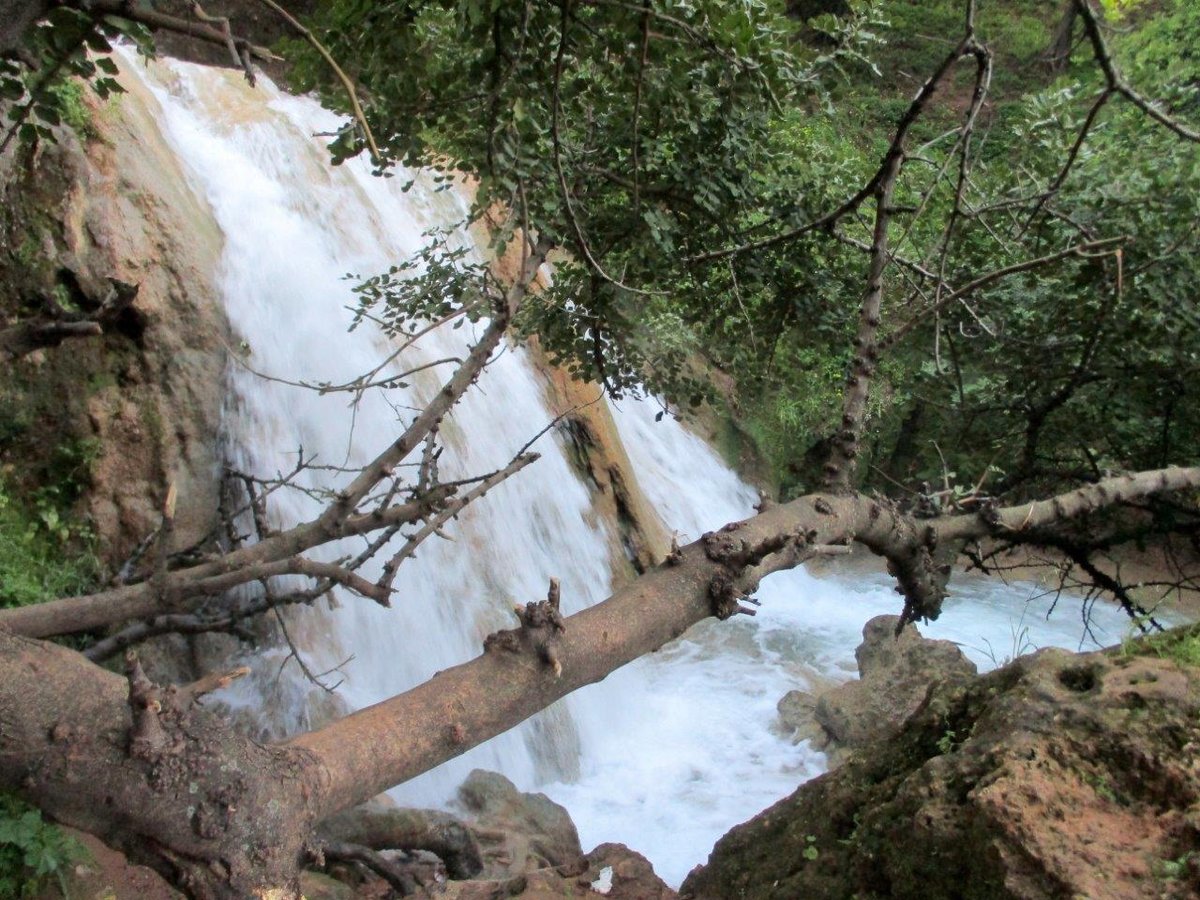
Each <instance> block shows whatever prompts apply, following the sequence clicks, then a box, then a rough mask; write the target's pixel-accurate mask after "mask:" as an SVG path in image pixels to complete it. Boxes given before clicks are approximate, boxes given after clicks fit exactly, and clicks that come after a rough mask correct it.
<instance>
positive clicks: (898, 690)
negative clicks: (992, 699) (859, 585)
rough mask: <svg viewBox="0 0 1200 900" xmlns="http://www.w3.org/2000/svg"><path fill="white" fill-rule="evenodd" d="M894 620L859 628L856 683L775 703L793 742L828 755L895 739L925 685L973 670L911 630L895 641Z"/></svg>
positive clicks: (837, 758)
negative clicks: (805, 744)
mask: <svg viewBox="0 0 1200 900" xmlns="http://www.w3.org/2000/svg"><path fill="white" fill-rule="evenodd" d="M899 621H900V620H899V619H898V618H897V617H896V616H876V617H875V618H873V619H871V620H870V621H869V622H867V624H866V625H865V626H864V628H863V642H862V643H861V644H859V646H858V649H856V650H855V651H854V655H855V658H856V659H857V660H858V671H859V675H860V678H859V679H858V680H857V681H849V682H846V683H845V684H841V685H838V686H836V687H833V688H830V689H829V690H826V691H821V692H818V693H817V694H815V695H814V694H809V693H806V692H803V691H790V692H788V693H787V694H786V695H784V697H783V699H781V700H780V701H779V716H780V721H781V723H782V725H783V726H784V727H785V728H787V729H789V730H791V731H792V733H793V734H794V736H795V737H796V739H797V740H808V741H811V742H812V744H813V746H814V747H816V748H817V749H819V750H824V751H825V752H826V753H828V754H830V757H831V762H833V763H834V764H837V763H839V762H841V760H842V759H843V758H844V756H845V753H846V751H851V750H855V749H857V748H860V747H865V746H868V745H870V744H871V743H873V742H875V741H877V740H879V739H881V738H884V737H887V736H889V735H891V734H894V733H895V732H896V731H898V730H899V729H900V727H901V726H902V725H903V724H904V722H905V720H906V719H907V718H908V717H909V716H910V715H912V714H913V712H914V711H915V710H916V709H917V708H918V707H919V706H920V705H921V703H922V702H923V701H924V700H925V696H926V693H927V691H928V689H929V686H930V684H934V683H941V682H944V681H948V680H955V679H963V678H968V677H970V676H972V675H974V674H975V672H976V669H975V664H974V663H972V662H971V661H970V660H968V659H967V658H966V657H965V656H964V655H963V653H962V651H961V650H960V649H959V648H958V646H957V645H955V644H953V643H951V642H950V641H934V640H930V639H929V638H925V637H922V636H921V634H920V632H918V631H917V629H916V627H915V626H913V625H908V626H906V627H905V628H904V630H903V631H902V632H901V633H900V634H899V636H897V634H896V626H897V625H898V624H899Z"/></svg>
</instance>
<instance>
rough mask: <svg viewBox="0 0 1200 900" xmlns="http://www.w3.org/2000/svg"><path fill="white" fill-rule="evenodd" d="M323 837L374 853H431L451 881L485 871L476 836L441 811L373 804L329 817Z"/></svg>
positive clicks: (323, 827) (456, 819)
mask: <svg viewBox="0 0 1200 900" xmlns="http://www.w3.org/2000/svg"><path fill="white" fill-rule="evenodd" d="M319 833H320V835H321V837H323V838H325V839H327V840H334V841H339V842H342V843H347V844H359V845H361V846H364V847H369V848H370V849H372V850H404V851H417V850H425V851H428V852H430V853H433V854H435V855H436V856H437V857H438V858H440V859H441V861H442V862H443V863H444V864H445V866H446V872H447V874H448V875H449V876H450V877H451V878H472V877H474V876H476V875H478V874H480V873H481V872H482V871H483V852H482V850H481V849H480V846H479V841H478V840H476V838H475V834H474V833H473V832H472V831H471V829H470V828H469V826H467V824H466V823H464V822H463V821H462V820H461V819H459V818H457V817H456V816H453V815H451V814H450V813H446V812H441V811H439V810H433V809H407V808H404V807H398V806H395V805H392V804H389V803H383V802H376V801H372V802H369V803H365V804H363V805H362V806H356V807H355V808H354V809H348V810H344V811H343V812H340V813H337V814H336V815H334V816H331V817H329V818H328V819H326V820H325V821H324V822H322V823H321V825H320V829H319Z"/></svg>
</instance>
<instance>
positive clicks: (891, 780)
mask: <svg viewBox="0 0 1200 900" xmlns="http://www.w3.org/2000/svg"><path fill="white" fill-rule="evenodd" d="M1197 751H1200V670H1197V669H1196V668H1194V667H1192V666H1188V665H1186V664H1184V663H1180V662H1177V661H1175V660H1173V659H1170V658H1159V657H1157V656H1149V655H1147V656H1139V655H1131V654H1116V653H1094V654H1088V655H1075V654H1070V653H1066V652H1064V651H1060V650H1045V651H1042V652H1040V653H1038V654H1036V655H1034V656H1028V657H1022V658H1020V659H1018V660H1017V661H1015V662H1014V663H1012V664H1010V665H1008V666H1006V667H1005V668H1003V669H1000V670H997V671H995V672H992V673H989V674H987V675H985V676H982V677H977V678H974V679H951V680H949V681H946V682H942V683H935V684H934V685H933V687H932V688H931V689H930V690H929V691H928V693H927V695H926V697H925V700H924V702H922V703H921V704H920V708H919V709H918V710H916V711H915V712H914V713H913V714H912V715H911V716H910V717H909V719H908V720H907V722H906V723H905V724H904V726H903V728H902V729H901V730H900V732H899V733H898V734H895V735H892V736H891V737H888V738H883V739H880V740H879V741H877V742H876V743H875V744H873V745H871V746H867V747H864V748H862V749H860V750H859V751H858V752H856V753H855V754H854V755H852V756H851V757H850V758H849V759H848V760H847V761H846V762H845V763H844V764H843V765H842V766H841V767H840V768H838V769H837V770H835V771H832V772H829V773H827V774H826V775H823V776H821V777H820V778H818V779H815V780H814V781H811V782H808V783H807V784H805V785H803V786H802V787H801V788H800V789H799V790H797V791H796V792H795V793H794V794H793V795H792V796H790V797H788V798H787V799H785V800H782V801H780V802H779V803H777V804H775V805H774V806H773V807H771V808H770V809H768V810H766V811H765V812H763V813H761V814H760V815H758V816H757V817H755V818H754V819H752V820H751V821H749V822H747V823H746V824H744V825H740V826H738V827H737V828H735V829H733V830H732V831H731V832H730V833H729V834H727V835H726V836H725V837H723V838H722V839H721V840H720V841H719V842H718V843H717V845H716V847H715V848H714V849H713V853H712V855H711V856H710V857H709V861H708V863H707V864H706V865H705V866H703V867H700V868H698V869H697V870H695V871H693V872H692V873H691V874H690V875H689V876H688V878H687V880H686V881H685V882H684V884H683V887H682V888H681V891H680V894H681V896H684V897H691V898H694V900H717V898H731V897H738V898H749V900H753V898H768V897H769V898H799V897H821V898H849V897H855V896H857V897H863V898H866V897H912V898H918V897H919V898H923V900H942V898H946V900H948V898H974V897H979V898H984V897H986V898H1021V900H1034V898H1039V900H1040V898H1060V897H1061V898H1074V897H1088V898H1091V900H1105V898H1108V900H1123V898H1135V897H1155V898H1184V897H1195V896H1200V764H1198V763H1197V758H1198V756H1197Z"/></svg>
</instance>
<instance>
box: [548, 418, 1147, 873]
mask: <svg viewBox="0 0 1200 900" xmlns="http://www.w3.org/2000/svg"><path fill="white" fill-rule="evenodd" d="M656 409H657V407H655V406H654V405H653V404H650V403H633V402H629V403H625V404H623V405H622V406H621V407H620V409H619V410H617V412H616V420H617V426H618V429H619V430H620V432H621V436H622V439H623V441H624V443H625V446H626V448H627V450H628V452H629V455H630V458H631V460H632V461H633V464H634V469H635V471H637V473H638V475H639V481H640V484H641V486H642V489H643V490H644V491H645V493H646V494H647V495H648V497H649V498H650V500H651V502H652V503H653V504H654V505H655V506H656V507H657V508H658V509H659V510H660V511H662V512H663V513H664V518H665V519H666V522H667V524H668V525H669V526H670V527H672V528H675V529H676V530H677V531H678V532H679V533H680V534H681V540H682V539H683V538H686V539H687V540H693V539H695V538H697V537H699V536H700V534H701V533H703V532H704V531H705V530H709V529H713V528H717V527H719V526H720V525H722V524H724V523H725V522H728V521H731V520H734V519H740V518H745V517H746V516H749V515H751V514H752V513H753V505H754V503H755V502H756V500H757V496H756V493H755V491H754V490H753V489H752V488H751V487H750V486H749V485H747V484H745V483H744V482H742V481H741V480H740V479H739V478H738V477H737V476H736V475H735V474H734V473H733V472H731V471H730V470H729V468H728V467H727V466H725V464H724V463H723V462H722V461H721V460H720V458H719V457H718V456H717V455H716V454H715V453H714V452H713V451H712V449H711V448H709V447H708V446H707V445H706V444H705V443H704V442H703V441H701V440H700V439H699V438H697V437H695V436H694V435H692V434H691V433H689V432H688V431H686V430H685V429H684V428H682V427H681V426H680V425H679V424H678V423H676V422H674V421H673V420H672V419H671V418H670V417H669V416H664V417H663V418H662V420H661V421H657V422H656V421H655V419H654V416H655V412H656ZM757 597H758V599H760V600H761V601H762V604H763V605H762V607H761V608H760V609H759V610H758V614H757V615H756V616H755V617H754V618H752V619H751V618H748V617H743V616H738V617H735V618H733V619H731V620H729V621H728V622H723V623H720V622H715V621H713V620H709V621H706V622H703V623H701V624H700V625H698V626H696V627H695V628H693V629H692V630H690V631H689V632H688V633H687V634H685V635H684V637H683V638H682V639H680V640H679V641H677V642H675V643H674V644H672V645H671V646H669V647H667V648H665V649H664V650H662V651H660V652H659V653H656V654H654V655H652V656H649V657H645V658H643V659H641V660H638V661H637V662H635V663H633V664H631V665H630V666H627V667H626V668H625V669H624V670H622V671H621V672H620V673H618V676H619V677H620V679H621V683H622V696H623V698H624V703H623V705H622V706H621V707H620V708H619V709H615V710H614V711H613V712H612V713H611V714H610V717H609V719H608V722H607V728H606V730H605V732H604V733H602V734H599V735H590V738H591V739H590V740H588V741H586V742H585V743H584V745H583V760H582V771H583V775H582V778H580V779H579V780H578V781H577V782H575V783H573V784H555V785H551V786H549V787H547V788H546V790H547V792H548V793H549V794H550V795H551V796H552V797H554V798H555V799H556V800H558V801H559V802H561V803H563V804H564V805H565V806H566V807H567V808H568V809H570V810H571V813H572V815H573V816H574V818H575V821H576V823H577V824H578V826H579V831H580V836H581V838H582V839H583V843H584V846H592V845H594V844H598V843H600V842H602V841H621V842H624V843H626V844H628V845H629V846H631V847H633V848H635V849H637V850H638V851H640V852H641V853H643V854H645V855H646V856H647V857H648V858H649V859H650V860H651V861H653V863H654V866H655V869H656V871H658V873H659V874H660V875H661V876H662V877H663V878H664V879H665V880H666V881H668V882H669V883H671V884H673V885H678V884H679V883H680V882H681V881H682V880H683V877H684V876H685V875H686V874H687V872H688V871H689V870H690V869H691V868H692V867H693V866H695V865H697V864H698V863H701V862H703V861H704V860H705V859H706V858H707V856H708V851H709V849H710V848H711V847H712V845H713V843H714V842H715V841H716V840H717V838H719V837H720V836H721V835H722V834H724V833H725V832H726V831H728V830H729V828H730V827H731V826H733V825H734V824H737V823H739V822H742V821H745V820H746V819H748V818H750V817H751V816H753V815H755V814H756V813H758V812H760V811H761V810H763V809H765V808H766V807H767V806H769V805H770V804H772V803H773V802H775V801H776V800H778V799H780V798H782V797H784V796H786V795H787V794H789V793H791V792H792V791H793V790H795V788H796V787H797V786H798V785H799V784H800V783H801V782H803V781H805V780H807V779H808V778H811V777H813V776H815V775H818V774H820V773H821V772H823V771H825V757H824V754H822V753H819V752H817V751H815V750H813V749H812V748H811V747H809V746H808V744H807V743H801V744H799V745H794V744H793V743H792V742H791V740H790V738H788V737H787V736H785V735H782V734H780V733H779V732H778V731H777V728H776V723H777V714H776V704H777V702H778V701H779V699H780V698H781V697H782V696H783V695H784V694H785V693H787V692H788V691H790V690H794V689H805V688H806V687H808V686H809V684H808V678H807V677H806V676H807V675H808V673H812V672H814V671H815V673H816V674H819V675H820V676H821V677H822V678H834V679H839V680H844V679H846V678H849V677H852V676H853V675H855V674H856V669H855V665H854V648H855V647H856V646H857V645H858V644H859V642H860V641H861V639H862V626H863V623H865V622H866V621H867V620H868V619H870V618H871V617H873V616H876V615H880V614H884V613H890V614H893V615H894V614H896V613H897V612H898V611H899V605H900V604H899V600H898V597H897V595H896V593H895V591H894V590H893V582H892V581H891V580H890V579H888V578H887V576H886V575H883V574H882V573H880V574H877V575H874V574H866V575H853V576H837V577H830V578H816V577H814V576H813V575H810V574H809V573H808V572H806V571H804V570H802V569H796V570H793V571H791V572H780V573H776V574H774V575H772V576H770V577H769V578H767V579H765V580H764V581H763V584H762V586H761V587H760V589H759V591H758V594H757ZM1051 602H1052V601H1051V598H1049V597H1045V596H1043V591H1042V590H1041V589H1040V588H1037V587H1035V586H1033V585H1029V584H1012V585H1005V584H1004V583H1003V582H1000V581H998V580H994V579H984V578H980V577H978V576H976V577H973V578H972V577H962V576H960V577H958V578H956V579H955V580H954V581H953V582H952V584H951V596H950V597H949V598H948V599H947V601H946V604H945V611H944V612H943V614H942V616H941V618H940V619H939V620H938V621H937V622H935V623H933V624H931V625H928V626H923V627H922V630H923V632H924V633H925V634H927V635H929V636H930V637H936V638H944V639H947V640H953V641H956V642H957V643H959V644H960V645H961V646H962V647H963V650H964V651H965V652H966V653H967V655H968V656H969V657H970V658H971V659H972V660H973V661H974V662H976V663H977V664H978V665H979V666H980V668H981V669H985V670H986V669H988V668H991V667H993V666H994V665H995V664H996V663H998V662H1003V661H1004V660H1005V658H1006V657H1008V656H1010V655H1013V648H1014V647H1015V648H1019V651H1020V652H1030V651H1032V650H1033V649H1036V648H1040V647H1048V646H1059V647H1066V648H1069V649H1080V648H1087V647H1094V646H1098V644H1097V643H1096V641H1095V640H1094V639H1093V638H1091V637H1088V636H1086V635H1085V633H1084V626H1083V624H1082V621H1081V618H1080V615H1079V602H1078V601H1077V600H1071V599H1069V598H1064V599H1063V600H1062V601H1061V604H1060V606H1059V608H1058V610H1057V611H1056V614H1055V615H1053V616H1051V617H1050V618H1049V619H1047V618H1046V612H1047V610H1048V608H1049V606H1050V603H1051ZM1128 627H1129V626H1128V621H1127V620H1126V619H1125V618H1124V616H1123V615H1122V614H1121V613H1120V611H1119V610H1118V609H1116V608H1115V607H1112V606H1106V605H1097V606H1096V607H1095V608H1094V609H1093V610H1092V611H1091V633H1092V635H1094V637H1095V638H1097V639H1099V641H1100V644H1099V645H1103V644H1108V643H1113V642H1115V641H1117V640H1119V639H1120V638H1121V637H1122V636H1124V635H1125V634H1126V633H1127V632H1128ZM580 694H582V695H584V696H586V689H585V691H582V692H580Z"/></svg>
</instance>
